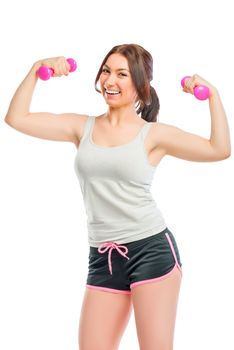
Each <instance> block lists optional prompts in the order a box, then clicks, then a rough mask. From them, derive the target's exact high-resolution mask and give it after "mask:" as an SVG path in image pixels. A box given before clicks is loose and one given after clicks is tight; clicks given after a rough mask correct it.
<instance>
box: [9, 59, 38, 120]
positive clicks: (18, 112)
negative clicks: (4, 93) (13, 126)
mask: <svg viewBox="0 0 234 350" xmlns="http://www.w3.org/2000/svg"><path fill="white" fill-rule="evenodd" d="M39 67H40V61H38V62H36V63H34V65H33V66H32V68H31V69H30V71H29V73H28V74H27V76H26V77H25V79H24V80H23V81H22V83H21V84H20V85H19V87H18V88H17V90H16V92H15V94H14V96H13V98H12V100H11V103H10V106H9V109H8V111H7V114H6V117H5V121H6V122H12V121H15V120H18V119H20V118H23V117H25V116H26V115H27V114H28V113H29V109H30V104H31V100H32V95H33V91H34V89H35V86H36V83H37V80H38V77H37V75H36V71H37V70H38V68H39Z"/></svg>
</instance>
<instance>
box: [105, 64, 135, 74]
mask: <svg viewBox="0 0 234 350" xmlns="http://www.w3.org/2000/svg"><path fill="white" fill-rule="evenodd" d="M103 67H107V68H109V69H110V67H109V66H108V65H107V64H104V66H103ZM116 70H117V71H119V70H126V71H128V72H129V70H128V69H127V68H118V69H116Z"/></svg>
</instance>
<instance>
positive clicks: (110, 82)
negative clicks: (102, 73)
mask: <svg viewBox="0 0 234 350" xmlns="http://www.w3.org/2000/svg"><path fill="white" fill-rule="evenodd" d="M114 84H115V77H114V75H112V74H110V75H109V76H108V78H106V80H105V84H104V85H105V87H107V88H108V87H111V86H113V85H114Z"/></svg>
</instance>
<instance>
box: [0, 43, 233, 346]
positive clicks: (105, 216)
mask: <svg viewBox="0 0 234 350" xmlns="http://www.w3.org/2000/svg"><path fill="white" fill-rule="evenodd" d="M42 65H46V66H48V67H50V68H52V69H53V70H54V76H55V77H60V76H62V75H67V74H68V71H69V66H68V63H67V61H66V59H65V57H62V56H60V57H54V58H48V59H43V60H39V61H37V62H35V64H34V65H33V67H32V68H31V70H30V72H29V73H28V75H27V76H26V78H25V79H24V80H23V82H22V83H21V84H20V86H19V87H18V89H17V90H16V92H15V94H14V96H13V98H12V101H11V104H10V106H9V110H8V112H7V115H6V117H5V121H6V122H7V123H8V124H9V125H11V126H12V127H13V128H15V129H17V130H19V131H21V132H23V133H25V134H29V135H31V136H35V137H39V138H44V139H50V140H57V141H68V142H72V143H74V144H75V145H76V147H77V148H78V150H77V153H76V157H75V160H74V169H75V172H76V174H77V177H78V180H79V183H80V188H81V191H82V195H83V200H84V204H85V208H86V214H87V229H88V242H89V246H90V247H89V248H90V249H89V265H88V276H87V281H86V287H87V288H86V291H85V297H84V300H83V305H82V310H81V316H80V323H79V349H80V350H94V349H95V350H107V349H108V350H116V349H117V348H118V345H119V343H120V340H121V336H122V334H123V332H124V330H125V328H126V325H127V323H128V320H129V318H130V315H131V309H132V305H133V307H134V315H135V318H136V326H137V335H138V340H139V345H140V348H141V349H157V348H158V349H159V348H160V349H168V350H169V349H170V350H172V348H173V336H174V328H175V321H176V311H177V303H178V297H179V290H180V284H181V278H182V263H181V258H180V252H179V248H178V246H177V242H176V239H175V237H174V235H173V233H172V232H171V231H170V230H169V228H168V226H167V224H166V220H165V219H164V217H163V215H162V213H161V211H160V209H159V208H158V206H157V204H156V201H155V199H154V197H153V194H152V193H151V185H152V181H153V178H154V174H155V170H156V167H157V165H158V164H159V161H160V160H161V159H162V158H163V157H164V156H165V155H166V154H169V155H172V156H174V157H177V158H183V159H186V160H191V161H217V160H221V159H225V158H227V157H229V155H230V149H231V147H230V137H229V130H228V124H227V119H226V115H225V112H224V109H223V106H222V102H221V99H220V96H219V94H218V90H217V89H216V88H215V87H214V86H212V85H211V84H210V83H208V82H207V81H205V80H204V79H203V78H201V77H200V76H198V75H194V76H192V77H191V78H190V79H188V80H186V83H185V87H184V92H188V93H191V94H193V88H194V86H196V85H199V84H204V85H206V86H207V87H209V89H210V91H211V94H210V97H209V105H210V115H211V121H212V124H211V137H210V139H206V138H203V137H201V136H199V135H195V134H191V133H188V132H186V131H183V130H181V129H179V128H177V127H175V126H172V125H167V124H163V123H159V122H157V115H158V112H159V108H160V104H159V99H158V96H157V93H156V91H155V89H154V88H153V87H152V86H151V84H150V82H151V80H152V79H153V59H152V56H151V54H150V53H149V52H148V51H147V50H145V49H144V48H143V47H142V46H139V45H136V44H124V45H118V46H115V47H113V48H112V49H111V50H110V52H109V53H108V54H107V55H106V57H105V58H104V60H103V62H102V64H101V66H100V68H99V71H98V73H97V76H96V79H95V88H96V90H97V91H98V92H99V93H100V94H102V96H103V98H104V99H105V102H106V104H107V106H108V108H107V111H106V112H105V113H103V114H102V115H100V116H90V115H80V114H76V113H64V114H59V115H55V114H52V113H40V112H39V113H31V112H30V110H29V109H30V102H31V98H32V94H33V90H34V88H35V85H36V82H37V79H38V77H37V74H36V72H37V70H38V69H39V67H40V66H42ZM98 83H100V89H99V88H98V87H97V84H98ZM110 310H111V312H110Z"/></svg>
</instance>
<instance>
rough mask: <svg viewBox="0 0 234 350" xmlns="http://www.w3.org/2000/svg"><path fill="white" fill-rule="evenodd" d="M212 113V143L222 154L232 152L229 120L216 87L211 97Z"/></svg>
mask: <svg viewBox="0 0 234 350" xmlns="http://www.w3.org/2000/svg"><path fill="white" fill-rule="evenodd" d="M209 107H210V115H211V134H210V143H211V145H212V147H213V148H214V149H215V150H216V151H217V152H219V153H220V154H227V155H229V154H231V141H230V133H229V127H228V121H227V117H226V113H225V111H224V107H223V104H222V101H221V98H220V96H219V93H218V90H217V89H214V90H213V91H212V95H211V97H210V98H209Z"/></svg>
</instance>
